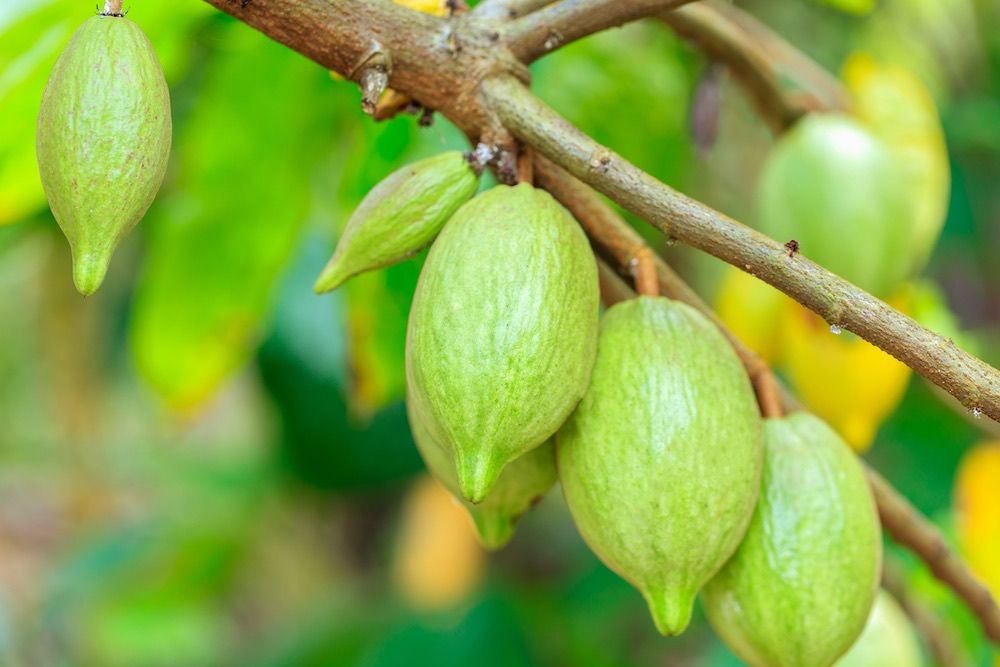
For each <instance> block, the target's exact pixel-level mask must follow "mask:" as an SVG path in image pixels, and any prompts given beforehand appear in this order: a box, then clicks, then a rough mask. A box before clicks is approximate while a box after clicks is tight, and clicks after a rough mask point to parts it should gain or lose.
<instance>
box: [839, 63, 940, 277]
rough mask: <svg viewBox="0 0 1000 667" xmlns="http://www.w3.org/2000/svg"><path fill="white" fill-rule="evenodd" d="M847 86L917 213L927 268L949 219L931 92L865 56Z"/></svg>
mask: <svg viewBox="0 0 1000 667" xmlns="http://www.w3.org/2000/svg"><path fill="white" fill-rule="evenodd" d="M843 78H844V82H845V83H846V84H847V87H848V89H849V90H850V91H851V93H852V94H853V95H854V112H855V114H856V115H857V116H858V117H859V118H860V119H861V121H862V122H864V123H866V124H867V125H868V126H869V128H870V129H871V130H872V131H873V132H874V133H875V134H876V135H877V136H878V137H879V138H880V139H882V141H883V143H884V144H885V145H886V146H887V147H888V149H889V151H890V153H891V155H892V158H893V161H894V163H895V166H896V170H897V172H898V177H899V178H900V179H901V180H902V181H903V182H904V184H905V185H904V189H905V190H906V191H907V192H909V193H910V201H911V206H912V207H913V218H912V219H913V223H912V225H913V236H912V243H913V244H914V253H913V254H914V262H913V266H912V267H911V273H916V272H917V271H919V270H920V269H922V268H923V266H924V264H926V262H927V259H928V258H929V257H930V254H931V251H932V250H933V249H934V245H935V244H936V243H937V239H938V236H940V234H941V228H942V227H943V226H944V222H945V217H946V216H947V213H948V197H949V192H950V189H951V174H950V170H949V165H948V149H947V146H946V145H945V138H944V130H943V128H942V127H941V119H940V118H939V116H938V111H937V107H936V106H935V104H934V98H933V97H932V96H931V93H930V91H928V90H927V88H926V87H925V86H924V84H923V83H921V81H920V79H918V78H917V77H916V76H915V75H914V74H913V73H912V72H910V71H909V70H907V69H906V68H905V67H900V66H899V65H892V64H886V63H881V62H878V61H876V60H875V59H874V58H872V57H871V56H869V55H868V54H865V53H860V52H859V53H855V54H853V55H852V56H851V57H850V58H848V60H847V62H846V64H845V65H844V71H843Z"/></svg>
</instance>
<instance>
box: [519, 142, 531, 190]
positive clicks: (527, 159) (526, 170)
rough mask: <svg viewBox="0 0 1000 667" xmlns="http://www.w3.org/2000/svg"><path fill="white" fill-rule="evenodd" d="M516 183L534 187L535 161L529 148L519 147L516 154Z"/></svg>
mask: <svg viewBox="0 0 1000 667" xmlns="http://www.w3.org/2000/svg"><path fill="white" fill-rule="evenodd" d="M517 182H518V183H527V184H528V185H534V183H535V160H534V151H532V150H531V147H530V146H521V149H520V150H519V151H518V153H517Z"/></svg>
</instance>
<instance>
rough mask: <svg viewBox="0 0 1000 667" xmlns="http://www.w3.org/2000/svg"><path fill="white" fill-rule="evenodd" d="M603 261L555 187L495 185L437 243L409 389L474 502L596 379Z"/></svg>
mask: <svg viewBox="0 0 1000 667" xmlns="http://www.w3.org/2000/svg"><path fill="white" fill-rule="evenodd" d="M597 318H598V285H597V264H596V262H595V260H594V256H593V254H592V253H591V250H590V245H589V243H588V242H587V238H586V236H584V234H583V231H582V230H581V229H580V228H579V226H578V225H577V224H576V222H575V221H574V220H573V219H572V218H571V217H570V215H569V213H567V212H566V210H565V209H564V208H563V207H562V206H560V205H559V204H558V203H557V202H556V201H555V200H554V199H553V198H552V197H551V196H550V195H549V194H548V193H546V192H543V191H541V190H536V189H535V188H532V187H531V186H530V185H527V184H521V185H517V186H514V187H509V186H503V185H501V186H497V187H495V188H493V189H491V190H489V191H487V192H485V193H483V194H481V195H479V196H478V197H476V198H474V199H473V200H472V201H470V202H468V203H466V204H465V205H464V206H462V208H460V209H459V210H458V212H457V213H455V215H454V216H453V217H452V219H451V220H450V221H449V222H448V224H446V225H445V227H444V229H443V230H442V231H441V234H440V235H439V236H438V238H437V240H436V241H435V242H434V245H433V247H432V248H431V251H430V253H429V254H428V256H427V261H426V263H425V264H424V267H423V270H422V272H421V274H420V279H419V281H418V282H417V290H416V293H415V294H414V297H413V305H412V308H411V310H410V321H409V327H408V329H407V340H406V378H407V391H408V396H407V400H408V401H409V402H410V406H411V410H412V411H413V413H414V414H415V416H416V417H418V418H419V419H420V421H421V423H423V424H424V425H425V427H426V428H427V430H428V432H429V433H430V435H431V437H432V439H433V440H434V441H435V442H437V443H439V444H440V445H441V446H442V447H444V448H445V449H447V450H448V451H449V452H450V454H451V455H452V456H453V457H454V460H455V469H456V471H457V474H458V481H459V489H460V490H461V492H462V496H463V497H464V498H465V499H466V500H468V501H470V502H473V503H477V502H480V501H482V500H483V499H484V498H485V497H486V496H487V494H488V493H489V492H490V490H491V489H492V487H493V485H494V483H495V482H496V480H497V478H498V477H499V476H500V472H501V471H502V470H503V467H504V466H505V465H507V464H508V463H509V462H511V461H513V460H514V459H516V458H518V457H519V456H521V455H523V454H525V453H526V452H528V451H530V450H532V449H534V448H535V447H537V446H539V445H541V444H542V443H543V442H545V441H546V440H547V439H548V438H549V437H550V436H551V435H552V434H553V433H555V431H556V429H557V428H559V425H560V424H562V423H563V422H564V421H565V420H566V417H567V416H569V413H570V412H571V411H572V409H573V408H574V407H575V406H576V404H577V403H578V402H579V400H580V397H581V396H583V393H584V391H585V390H586V388H587V382H588V380H589V378H590V370H591V368H592V367H593V364H594V354H595V351H596V346H597Z"/></svg>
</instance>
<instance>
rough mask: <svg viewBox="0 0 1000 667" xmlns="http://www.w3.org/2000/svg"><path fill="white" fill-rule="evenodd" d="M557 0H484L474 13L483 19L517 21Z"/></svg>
mask: <svg viewBox="0 0 1000 667" xmlns="http://www.w3.org/2000/svg"><path fill="white" fill-rule="evenodd" d="M555 1H556V0H483V2H480V3H479V4H478V5H476V8H475V9H473V10H472V11H473V13H475V14H476V15H477V16H482V17H483V18H491V19H505V20H509V19H516V18H520V17H521V16H525V15H527V14H530V13H531V12H535V11H538V10H539V9H541V8H542V7H546V6H548V5H551V4H552V3H553V2H555Z"/></svg>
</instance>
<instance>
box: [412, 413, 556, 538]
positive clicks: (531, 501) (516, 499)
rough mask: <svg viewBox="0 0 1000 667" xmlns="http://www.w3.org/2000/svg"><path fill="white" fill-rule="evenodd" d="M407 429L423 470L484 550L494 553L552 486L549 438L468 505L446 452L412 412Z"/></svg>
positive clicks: (553, 468) (553, 463) (513, 463)
mask: <svg viewBox="0 0 1000 667" xmlns="http://www.w3.org/2000/svg"><path fill="white" fill-rule="evenodd" d="M410 430H411V431H412V432H413V440H414V442H416V443H417V449H418V450H419V451H420V456H421V457H423V459H424V463H425V464H426V465H427V469H428V470H429V471H430V473H431V474H432V475H434V477H435V478H436V479H437V480H438V481H439V482H441V484H443V485H444V487H445V488H446V489H448V491H450V492H451V494H452V495H453V496H455V497H456V498H458V500H459V501H460V502H461V503H462V505H463V506H464V507H465V509H466V510H467V511H468V512H469V516H471V517H472V521H473V523H475V524H476V532H477V533H478V535H479V541H480V542H481V543H482V545H483V546H484V547H486V548H487V549H490V550H496V549H499V548H501V547H503V546H504V545H505V544H507V542H509V541H510V538H511V537H513V535H514V528H515V527H516V526H517V522H518V520H519V519H520V518H521V517H522V516H523V515H524V514H525V513H526V512H527V511H528V510H530V509H531V508H532V507H533V506H534V505H535V503H537V502H538V501H539V500H541V499H542V496H544V495H545V494H546V493H548V491H549V489H551V488H552V486H553V485H554V484H555V483H556V455H555V447H554V445H553V443H552V440H551V439H550V440H547V441H546V442H545V443H544V444H542V445H541V446H539V447H535V448H534V449H532V450H531V451H530V452H528V453H527V454H524V455H523V456H521V457H519V458H517V459H514V460H513V461H511V462H510V463H509V464H508V465H507V467H505V468H504V469H503V472H502V473H500V477H499V478H498V479H497V482H496V484H494V485H493V489H492V490H490V492H489V494H487V496H486V497H485V498H483V500H482V502H480V503H478V504H473V503H470V502H469V501H467V500H465V499H464V498H462V492H461V491H460V490H459V486H458V474H457V473H456V472H455V462H454V460H453V458H452V456H451V454H450V452H448V451H446V450H444V449H443V448H442V447H441V446H440V445H438V444H437V443H436V442H434V441H433V440H432V439H431V437H430V435H429V434H428V433H427V429H426V428H424V426H423V425H422V424H421V423H420V419H419V418H418V417H416V416H415V415H414V414H413V413H412V410H411V411H410Z"/></svg>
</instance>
